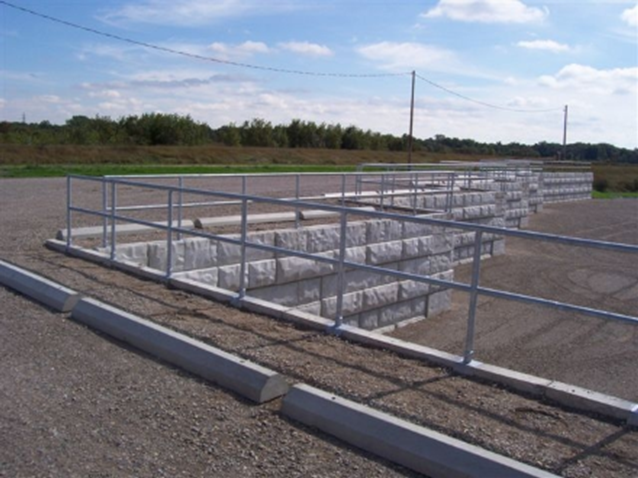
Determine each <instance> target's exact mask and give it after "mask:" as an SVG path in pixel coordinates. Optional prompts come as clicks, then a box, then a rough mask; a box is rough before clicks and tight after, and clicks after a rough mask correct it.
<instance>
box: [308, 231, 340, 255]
mask: <svg viewBox="0 0 638 478" xmlns="http://www.w3.org/2000/svg"><path fill="white" fill-rule="evenodd" d="M305 234H306V249H305V250H306V252H310V253H315V252H325V251H333V250H337V249H339V243H340V231H339V229H337V228H335V227H324V226H319V227H308V228H306V230H305Z"/></svg>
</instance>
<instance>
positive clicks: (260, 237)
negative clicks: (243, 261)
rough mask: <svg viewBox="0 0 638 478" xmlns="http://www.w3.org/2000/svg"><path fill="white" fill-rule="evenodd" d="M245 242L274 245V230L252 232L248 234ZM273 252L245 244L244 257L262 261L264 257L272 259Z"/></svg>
mask: <svg viewBox="0 0 638 478" xmlns="http://www.w3.org/2000/svg"><path fill="white" fill-rule="evenodd" d="M247 242H249V243H252V244H259V245H264V246H274V245H275V232H274V231H265V232H253V233H251V234H249V235H248V238H247ZM274 257H275V253H274V252H272V251H264V250H262V249H257V248H255V247H251V246H246V258H247V260H249V261H263V260H266V259H274Z"/></svg>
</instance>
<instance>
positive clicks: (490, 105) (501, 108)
mask: <svg viewBox="0 0 638 478" xmlns="http://www.w3.org/2000/svg"><path fill="white" fill-rule="evenodd" d="M415 76H416V77H417V78H418V79H419V80H421V81H424V82H425V83H428V84H429V85H431V86H434V87H435V88H438V89H440V90H443V91H445V92H446V93H449V94H451V95H454V96H458V97H459V98H462V99H464V100H466V101H471V102H472V103H476V104H479V105H482V106H485V107H487V108H493V109H497V110H503V111H514V112H516V113H547V112H549V111H558V110H562V109H563V108H562V107H560V108H556V107H554V108H546V109H522V108H510V107H507V106H499V105H494V104H492V103H487V102H485V101H481V100H476V99H474V98H470V97H469V96H465V95H462V94H461V93H457V92H456V91H454V90H451V89H449V88H446V87H445V86H442V85H439V84H438V83H435V82H433V81H432V80H428V79H427V78H425V77H423V76H421V75H419V74H417V73H415Z"/></svg>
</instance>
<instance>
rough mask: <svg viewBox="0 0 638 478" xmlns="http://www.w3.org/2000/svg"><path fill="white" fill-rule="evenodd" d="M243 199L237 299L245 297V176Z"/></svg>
mask: <svg viewBox="0 0 638 478" xmlns="http://www.w3.org/2000/svg"><path fill="white" fill-rule="evenodd" d="M241 189H242V194H243V195H244V198H243V199H242V202H241V264H240V266H239V297H238V299H239V300H241V299H243V298H244V297H245V296H246V236H247V235H248V201H247V200H246V197H245V195H246V176H242V184H241Z"/></svg>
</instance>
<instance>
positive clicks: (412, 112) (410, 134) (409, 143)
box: [408, 70, 416, 164]
mask: <svg viewBox="0 0 638 478" xmlns="http://www.w3.org/2000/svg"><path fill="white" fill-rule="evenodd" d="M415 77H416V72H415V71H414V70H412V96H411V99H410V132H409V133H408V164H412V130H413V127H414V78H415Z"/></svg>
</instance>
